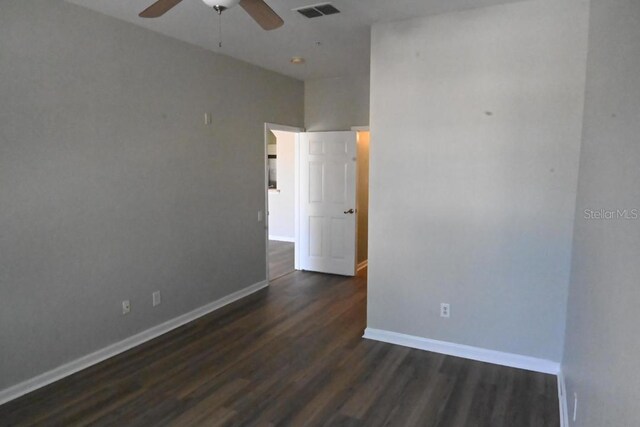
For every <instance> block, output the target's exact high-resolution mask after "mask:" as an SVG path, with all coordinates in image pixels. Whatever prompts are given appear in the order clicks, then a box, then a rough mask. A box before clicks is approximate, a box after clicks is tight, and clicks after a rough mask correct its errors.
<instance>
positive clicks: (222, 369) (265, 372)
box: [0, 272, 559, 427]
mask: <svg viewBox="0 0 640 427" xmlns="http://www.w3.org/2000/svg"><path fill="white" fill-rule="evenodd" d="M365 307H366V278H365V277H364V276H361V277H357V278H354V279H352V278H345V277H339V276H327V275H322V274H315V273H303V272H295V273H292V274H289V275H286V276H284V277H282V278H280V279H278V280H276V281H274V282H273V283H272V285H271V287H270V288H269V289H266V290H263V291H261V292H259V293H258V294H255V295H254V296H252V297H249V299H247V300H244V301H241V302H238V303H235V304H234V305H232V306H229V307H226V308H225V309H223V310H221V311H219V312H216V313H212V314H211V315H208V316H205V317H203V318H201V319H199V320H197V321H195V322H192V323H190V324H188V325H185V326H183V327H181V328H179V329H177V330H175V331H172V332H170V333H168V334H166V335H164V336H162V337H160V338H157V339H155V340H153V341H151V342H149V343H146V344H145V345H142V346H140V347H138V348H135V349H133V350H130V351H128V352H126V353H123V354H121V355H119V356H117V357H114V358H112V359H109V360H107V361H105V362H103V363H101V364H99V365H96V366H94V367H91V368H89V369H87V370H85V371H82V372H80V373H78V374H75V375H73V376H71V377H68V378H65V379H63V380H61V381H59V382H57V383H55V384H52V385H50V386H48V387H46V388H43V389H40V390H38V391H35V392H33V393H31V394H29V395H27V396H24V397H22V398H20V399H18V400H15V401H13V402H10V403H8V404H6V405H4V406H0V425H3V426H29V425H47V426H48V425H56V426H82V425H99V426H200V425H202V426H302V425H308V426H441V427H449V426H487V427H502V426H504V427H527V426H550V427H556V426H558V425H559V416H558V398H557V389H556V379H555V377H553V376H549V375H542V374H537V373H532V372H528V371H523V370H518V369H511V368H505V367H500V366H495V365H490V364H485V363H480V362H473V361H469V360H464V359H459V358H455V357H450V356H443V355H439V354H434V353H429V352H424V351H419V350H412V349H408V348H405V347H399V346H395V345H390V344H384V343H379V342H375V341H369V340H364V339H362V338H361V336H362V333H363V330H364V327H365Z"/></svg>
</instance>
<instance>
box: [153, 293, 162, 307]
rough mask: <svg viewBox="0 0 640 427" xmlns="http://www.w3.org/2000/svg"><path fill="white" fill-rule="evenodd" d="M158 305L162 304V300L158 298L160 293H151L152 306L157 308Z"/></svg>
mask: <svg viewBox="0 0 640 427" xmlns="http://www.w3.org/2000/svg"><path fill="white" fill-rule="evenodd" d="M160 303H162V299H161V297H160V291H155V292H154V293H153V306H154V307H155V306H157V305H160Z"/></svg>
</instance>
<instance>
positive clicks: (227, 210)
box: [0, 0, 304, 390]
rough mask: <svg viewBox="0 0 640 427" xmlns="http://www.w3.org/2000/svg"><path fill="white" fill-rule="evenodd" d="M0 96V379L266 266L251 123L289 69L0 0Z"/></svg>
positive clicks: (85, 349) (289, 98)
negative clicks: (155, 299) (125, 309)
mask: <svg viewBox="0 0 640 427" xmlns="http://www.w3.org/2000/svg"><path fill="white" fill-rule="evenodd" d="M0 100H1V102H0V182H1V183H2V184H1V185H0V253H1V254H2V256H1V257H0V343H1V344H0V347H1V348H2V350H1V351H0V390H2V389H4V388H6V387H9V386H12V385H14V384H16V383H19V382H21V381H24V380H27V379H29V378H31V377H33V376H36V375H38V374H41V373H43V372H45V371H48V370H50V369H52V368H55V367H57V366H59V365H61V364H64V363H66V362H69V361H72V360H74V359H76V358H78V357H80V356H83V355H86V354H88V353H90V352H93V351H96V350H98V349H101V348H103V347H105V346H107V345H109V344H112V343H115V342H118V341H120V340H122V339H124V338H127V337H130V336H132V335H134V334H136V333H139V332H141V331H144V330H146V329H148V328H150V327H153V326H155V325H158V324H160V323H162V322H165V321H167V320H169V319H172V318H175V317H176V316H178V315H181V314H183V313H186V312H189V311H191V310H193V309H195V308H197V307H200V306H202V305H204V304H206V303H208V302H211V301H215V300H218V299H219V298H221V297H224V296H226V295H229V294H231V293H233V292H235V291H238V290H240V289H243V288H245V287H248V286H250V285H253V284H256V283H259V282H261V281H264V280H265V279H266V277H265V271H266V265H265V251H266V248H265V240H266V239H265V237H266V236H265V232H264V226H265V224H264V222H262V223H261V222H258V215H257V213H258V211H260V210H264V206H265V192H264V167H263V165H264V123H265V122H272V123H282V124H288V125H291V126H302V125H303V115H304V113H303V105H304V87H303V83H302V82H300V81H297V80H294V79H291V78H287V77H284V76H280V75H277V74H275V73H273V72H269V71H266V70H264V69H260V68H257V67H255V66H251V65H249V64H246V63H243V62H239V61H237V60H233V59H231V58H228V57H225V56H220V55H216V54H213V53H211V52H209V51H205V50H203V49H200V48H196V47H192V46H190V45H188V44H185V43H182V42H178V41H176V40H173V39H170V38H167V37H165V36H161V35H159V34H157V33H153V32H151V31H147V30H144V29H141V28H138V27H136V26H134V25H131V24H127V23H123V22H120V21H117V20H115V19H112V18H109V17H106V16H104V15H101V14H98V13H94V12H91V11H89V10H86V9H84V8H81V7H78V6H75V5H71V4H69V3H66V2H64V1H62V0H6V1H3V2H2V11H1V13H0ZM205 112H209V113H212V124H211V125H210V126H207V125H205V123H204V113H205ZM156 290H160V291H161V292H162V304H161V305H160V306H158V307H156V308H153V307H152V304H151V302H152V297H151V295H152V292H153V291H156ZM126 299H128V300H130V301H131V306H132V310H131V313H130V314H128V315H126V316H123V315H122V308H121V303H122V301H123V300H126Z"/></svg>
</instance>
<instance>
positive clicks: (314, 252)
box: [299, 132, 357, 276]
mask: <svg viewBox="0 0 640 427" xmlns="http://www.w3.org/2000/svg"><path fill="white" fill-rule="evenodd" d="M356 142H357V134H356V132H307V133H301V134H300V163H299V164H300V240H299V241H300V268H301V269H302V270H308V271H318V272H322V273H332V274H342V275H345V276H353V275H355V271H356V218H357V216H356V214H355V213H356V212H355V209H356V153H357V151H356Z"/></svg>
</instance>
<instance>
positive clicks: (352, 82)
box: [304, 74, 370, 132]
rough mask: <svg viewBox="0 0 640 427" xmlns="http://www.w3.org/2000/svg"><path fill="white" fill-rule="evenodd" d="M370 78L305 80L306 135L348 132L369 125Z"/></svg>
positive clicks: (364, 76)
mask: <svg viewBox="0 0 640 427" xmlns="http://www.w3.org/2000/svg"><path fill="white" fill-rule="evenodd" d="M369 86H370V84H369V75H361V74H358V75H354V76H344V77H336V78H329V79H318V80H308V81H306V82H305V84H304V99H305V102H304V114H305V127H306V129H307V131H309V132H319V131H339V130H351V128H352V127H353V126H368V125H369Z"/></svg>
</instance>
